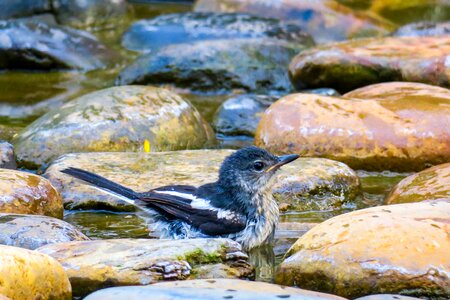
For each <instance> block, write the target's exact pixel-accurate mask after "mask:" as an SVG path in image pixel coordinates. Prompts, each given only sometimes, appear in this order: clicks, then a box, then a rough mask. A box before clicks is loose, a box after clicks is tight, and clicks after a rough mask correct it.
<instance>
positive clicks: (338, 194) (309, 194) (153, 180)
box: [44, 150, 360, 211]
mask: <svg viewBox="0 0 450 300" xmlns="http://www.w3.org/2000/svg"><path fill="white" fill-rule="evenodd" d="M231 153H233V152H232V151H231V150H196V151H173V152H163V153H150V154H144V153H140V154H136V153H79V154H68V155H65V156H63V157H61V158H60V159H58V160H56V161H55V162H54V163H53V164H52V165H51V166H50V167H49V168H48V169H47V171H46V172H45V174H44V176H45V177H46V178H48V179H49V180H50V181H51V182H52V183H53V184H54V185H55V187H56V188H57V189H58V190H59V191H60V193H61V195H62V197H63V199H64V203H65V207H66V208H67V209H110V210H118V211H123V210H125V211H126V210H132V209H134V207H133V206H131V205H129V204H127V203H124V202H123V201H122V200H120V199H117V198H116V197H114V196H111V195H110V194H107V193H104V192H102V191H99V190H98V189H95V188H93V187H91V186H89V185H86V184H83V183H82V182H80V181H79V180H76V179H74V178H73V177H70V176H68V175H66V174H63V173H61V172H60V170H62V169H64V168H67V167H77V168H81V169H86V170H89V171H92V172H94V173H97V174H99V175H102V176H105V177H107V178H108V179H111V180H113V181H116V182H118V183H121V184H123V185H125V186H127V187H130V188H132V189H135V190H137V191H147V190H149V189H151V188H156V187H158V186H163V185H170V184H189V185H195V186H199V185H201V184H205V183H208V182H212V181H215V180H217V175H218V170H219V166H220V164H221V163H222V161H223V160H224V159H225V157H226V156H228V155H230V154H231ZM359 189H360V187H359V179H358V177H357V176H356V174H355V172H354V171H353V170H351V169H350V168H349V167H347V166H346V165H344V164H342V163H339V162H336V161H331V160H327V159H318V158H300V159H298V160H297V161H295V162H293V163H291V164H290V165H286V166H284V167H283V168H282V169H281V171H279V173H278V175H277V179H276V182H275V185H274V187H273V192H274V196H275V197H276V199H278V201H279V202H280V204H281V203H287V204H288V205H289V208H290V209H297V210H298V209H310V208H313V209H333V208H336V207H340V206H341V205H342V203H345V202H351V201H353V200H354V198H355V197H356V195H357V194H358V193H359Z"/></svg>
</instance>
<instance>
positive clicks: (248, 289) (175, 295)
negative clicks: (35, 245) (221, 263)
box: [85, 279, 344, 300]
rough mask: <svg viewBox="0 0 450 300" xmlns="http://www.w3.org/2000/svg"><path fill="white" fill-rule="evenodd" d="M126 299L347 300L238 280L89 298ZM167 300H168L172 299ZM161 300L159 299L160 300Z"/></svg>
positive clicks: (164, 286)
mask: <svg viewBox="0 0 450 300" xmlns="http://www.w3.org/2000/svg"><path fill="white" fill-rule="evenodd" d="M123 297H126V298H127V299H129V300H135V299H144V298H145V299H147V298H148V299H155V298H158V297H161V299H162V298H164V299H166V297H168V298H170V299H180V300H181V299H186V297H189V299H199V300H200V299H201V300H204V299H238V300H239V299H241V300H243V299H257V298H259V299H274V300H275V299H280V298H288V299H298V300H313V299H314V300H321V299H323V300H325V299H330V300H332V299H335V300H344V298H341V297H338V296H333V295H328V294H323V293H317V292H311V291H306V290H301V289H296V288H289V287H284V286H279V285H275V284H270V283H265V282H253V281H245V280H238V279H212V280H185V281H171V282H162V283H156V284H152V285H148V286H145V287H118V288H110V289H106V290H101V291H98V292H96V293H94V294H91V295H89V296H88V297H87V298H85V299H86V300H100V299H110V300H118V299H123ZM168 298H167V299H168ZM158 299H159V298H158Z"/></svg>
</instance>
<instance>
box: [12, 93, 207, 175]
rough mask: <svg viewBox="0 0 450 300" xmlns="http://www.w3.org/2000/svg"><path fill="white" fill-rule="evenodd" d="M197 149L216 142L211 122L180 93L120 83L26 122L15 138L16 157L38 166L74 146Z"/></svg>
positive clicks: (97, 149)
mask: <svg viewBox="0 0 450 300" xmlns="http://www.w3.org/2000/svg"><path fill="white" fill-rule="evenodd" d="M146 139H147V140H148V141H150V145H151V149H152V151H164V150H179V149H192V148H193V149H195V148H202V147H207V146H211V145H213V144H214V142H215V137H214V133H213V131H212V129H211V127H210V126H209V125H208V124H207V123H206V122H205V121H204V120H203V118H202V117H201V116H200V114H199V113H198V111H197V110H196V109H195V108H194V107H193V106H192V105H191V104H190V103H189V102H188V101H186V100H184V99H183V98H181V97H180V96H178V95H177V94H175V93H173V92H170V91H168V90H165V89H160V88H155V87H145V86H121V87H113V88H108V89H104V90H100V91H97V92H93V93H90V94H87V95H84V96H81V97H79V98H76V99H74V100H72V101H70V102H68V103H66V104H65V105H63V106H62V107H60V108H59V109H58V110H53V111H50V112H48V113H47V114H45V115H44V116H42V117H41V118H39V119H37V120H36V121H35V122H33V123H32V124H30V125H29V126H28V127H26V128H25V129H24V130H23V131H22V132H21V133H20V134H19V135H18V136H16V137H15V138H14V140H13V144H14V146H15V148H16V155H17V161H18V163H19V164H20V165H22V166H27V167H29V168H38V167H41V166H45V165H47V164H48V163H50V162H51V161H52V160H53V159H55V158H57V157H58V156H60V155H62V154H65V153H71V152H100V151H135V152H136V151H140V150H141V149H142V145H143V143H144V141H145V140H146Z"/></svg>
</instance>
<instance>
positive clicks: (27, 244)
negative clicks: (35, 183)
mask: <svg viewBox="0 0 450 300" xmlns="http://www.w3.org/2000/svg"><path fill="white" fill-rule="evenodd" d="M88 239H89V238H87V237H86V236H85V235H84V234H82V233H81V232H80V231H79V230H78V229H76V228H75V227H73V226H72V225H70V224H69V223H66V222H64V221H61V220H58V219H55V218H50V217H46V216H32V215H19V214H3V213H0V244H2V245H7V246H15V247H21V248H26V249H30V250H34V249H36V248H39V247H41V246H44V245H47V244H55V243H62V242H70V241H83V240H88Z"/></svg>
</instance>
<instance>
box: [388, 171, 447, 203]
mask: <svg viewBox="0 0 450 300" xmlns="http://www.w3.org/2000/svg"><path fill="white" fill-rule="evenodd" d="M437 199H447V201H450V163H447V164H442V165H438V166H434V167H432V168H429V169H426V170H423V171H422V172H419V173H416V174H414V175H411V176H408V177H406V178H405V179H403V180H402V181H400V182H399V183H398V184H397V185H396V186H395V187H394V188H393V189H392V191H391V193H390V194H389V195H388V196H387V197H386V200H385V203H386V204H397V203H408V202H420V201H426V200H437Z"/></svg>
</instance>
